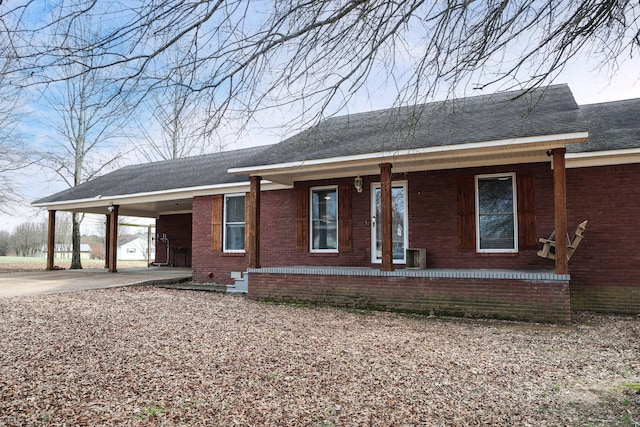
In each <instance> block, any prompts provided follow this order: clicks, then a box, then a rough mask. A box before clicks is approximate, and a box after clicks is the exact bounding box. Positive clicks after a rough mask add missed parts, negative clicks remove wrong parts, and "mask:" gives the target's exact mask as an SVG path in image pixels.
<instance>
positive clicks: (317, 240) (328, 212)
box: [311, 187, 338, 252]
mask: <svg viewBox="0 0 640 427" xmlns="http://www.w3.org/2000/svg"><path fill="white" fill-rule="evenodd" d="M337 250H338V189H337V187H323V188H312V189H311V251H313V252H336V251H337Z"/></svg>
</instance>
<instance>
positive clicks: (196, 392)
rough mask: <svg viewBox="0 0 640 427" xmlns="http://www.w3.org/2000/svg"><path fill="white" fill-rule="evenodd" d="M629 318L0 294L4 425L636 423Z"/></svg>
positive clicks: (159, 294) (638, 409)
mask: <svg viewBox="0 0 640 427" xmlns="http://www.w3.org/2000/svg"><path fill="white" fill-rule="evenodd" d="M639 356H640V318H637V317H617V316H601V315H593V314H578V315H577V316H576V321H575V323H574V325H572V326H549V325H531V324H523V323H515V322H498V321H470V320H461V319H459V320H455V319H441V318H426V317H418V316H405V315H397V314H390V313H377V312H355V311H345V310H336V309H331V308H307V307H296V306H290V305H271V304H265V303H258V302H254V301H250V300H247V299H246V298H243V297H238V296H230V295H222V294H214V293H206V292H195V291H176V290H167V289H158V288H154V287H149V286H141V287H129V288H114V289H104V290H92V291H83V292H74V293H67V294H59V295H41V296H32V297H15V298H0V426H14V425H15V426H25V425H26V426H29V425H38V426H41V425H134V426H135V425H163V426H172V425H189V426H191V425H203V426H212V425H224V426H227V425H242V426H249V425H254V426H276V425H300V426H342V425H345V426H347V425H348V426H350V425H359V426H370V425H377V426H404V425H434V426H461V425H536V426H538V425H552V426H557V425H591V426H597V425H607V426H610V425H624V426H638V425H640V394H639V393H640V357H639Z"/></svg>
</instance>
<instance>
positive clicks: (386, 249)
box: [380, 163, 393, 271]
mask: <svg viewBox="0 0 640 427" xmlns="http://www.w3.org/2000/svg"><path fill="white" fill-rule="evenodd" d="M391 191H392V190H391V163H382V164H380V203H381V206H380V208H381V209H380V210H381V214H382V218H381V221H382V222H381V226H382V266H381V268H380V269H381V270H382V271H393V214H392V212H393V210H392V194H391Z"/></svg>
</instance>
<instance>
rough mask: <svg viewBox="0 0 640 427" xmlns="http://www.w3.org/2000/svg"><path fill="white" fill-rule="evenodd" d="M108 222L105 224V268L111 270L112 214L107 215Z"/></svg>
mask: <svg viewBox="0 0 640 427" xmlns="http://www.w3.org/2000/svg"><path fill="white" fill-rule="evenodd" d="M106 217H107V221H106V222H105V231H104V268H109V245H110V244H111V239H110V237H111V235H110V234H109V232H110V230H111V214H108V215H106Z"/></svg>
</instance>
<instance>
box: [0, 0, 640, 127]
mask: <svg viewBox="0 0 640 427" xmlns="http://www.w3.org/2000/svg"><path fill="white" fill-rule="evenodd" d="M37 3H38V2H25V3H24V8H23V7H21V6H15V7H14V9H13V10H11V9H9V8H10V6H3V7H4V8H5V10H6V11H5V12H4V14H5V15H10V16H12V17H15V16H20V19H21V24H22V25H23V26H24V27H27V28H30V29H31V30H32V33H33V34H37V35H40V36H38V37H36V39H35V40H34V39H33V38H30V39H28V42H29V46H31V47H32V48H31V49H27V47H28V46H27V43H25V41H24V40H26V38H25V37H22V38H20V37H17V36H15V35H14V37H13V38H12V39H11V40H12V41H13V43H14V44H15V45H17V48H20V50H21V52H23V53H22V58H23V63H24V70H25V71H29V72H33V73H34V74H33V77H39V78H41V81H51V78H50V77H48V76H49V75H48V73H47V70H48V69H49V68H50V67H57V66H66V65H68V64H69V63H75V62H76V58H77V57H78V51H77V50H76V51H67V50H64V49H60V48H59V47H58V46H56V45H53V44H50V43H47V41H48V40H51V39H54V38H55V37H42V36H41V35H42V34H54V35H65V34H68V33H69V28H70V27H71V26H72V24H73V22H74V21H75V20H77V19H80V18H81V17H82V16H85V15H92V16H102V17H103V19H104V20H105V21H108V23H109V25H108V26H105V27H106V28H109V30H108V31H105V32H103V33H101V35H100V37H98V38H96V39H95V40H94V41H93V42H92V46H93V47H95V48H97V49H99V50H100V55H101V57H102V60H101V61H100V62H99V63H93V64H87V65H86V67H87V68H84V69H80V70H78V71H77V73H76V75H71V76H61V77H58V78H71V77H76V76H77V75H80V74H83V73H86V72H88V70H89V69H96V68H99V69H108V70H109V72H110V74H111V75H112V76H113V77H114V78H115V79H117V80H118V81H119V83H120V87H121V91H120V92H119V93H130V92H131V91H132V90H136V91H138V92H137V93H138V94H139V96H140V97H144V96H146V95H147V94H148V93H150V92H152V91H153V90H155V89H156V88H165V87H166V86H167V84H168V82H171V76H174V75H176V74H179V73H181V72H182V71H183V70H191V69H194V68H197V69H198V70H199V72H198V76H197V78H196V79H194V80H193V81H189V82H188V83H184V82H182V83H179V84H182V85H184V86H185V89H187V90H189V91H190V92H192V93H198V94H200V95H199V96H201V97H202V99H205V100H206V103H207V110H206V113H207V125H208V129H209V130H210V131H213V130H215V128H216V127H217V126H218V125H219V124H220V123H221V121H222V120H228V119H231V118H238V119H241V120H249V119H250V118H251V117H252V116H254V115H255V114H256V113H257V112H260V111H262V110H263V109H265V108H270V107H281V108H289V109H291V111H294V112H297V114H298V115H299V116H300V118H303V119H312V118H317V117H318V115H321V114H324V112H325V111H327V110H332V111H335V110H338V109H340V108H341V107H344V106H345V105H346V103H347V102H348V101H349V99H350V98H351V97H352V96H354V95H356V94H359V93H362V92H365V93H368V91H373V90H375V88H376V86H377V87H380V86H387V87H388V86H392V87H394V88H396V92H397V94H398V99H397V101H398V103H409V102H411V103H415V102H420V101H423V100H428V99H429V98H430V97H432V96H433V94H434V93H436V91H438V90H439V89H441V88H445V89H447V90H449V91H451V93H453V92H454V91H456V90H457V89H460V88H461V87H477V88H484V87H496V86H499V87H500V88H513V87H514V86H518V87H523V88H533V87H536V86H539V85H542V84H546V83H548V82H550V81H552V80H553V79H554V78H555V76H556V75H557V73H558V72H560V71H561V70H562V69H563V68H564V67H565V66H566V65H567V64H568V63H570V62H571V61H572V59H573V58H574V57H575V56H576V55H578V54H582V53H588V54H590V55H591V56H592V57H593V56H596V57H598V58H599V59H600V60H601V63H602V64H607V66H610V67H612V69H614V70H615V68H616V66H617V64H618V61H622V60H624V59H625V58H630V57H631V56H632V55H634V54H637V50H638V47H640V26H639V18H640V5H639V4H638V2H637V1H634V0H584V1H576V0H568V1H560V0H541V1H537V0H450V1H446V2H444V1H425V0H404V1H388V0H368V1H367V0H342V1H335V0H317V1H301V0H208V1H207V0H203V1H193V0H158V1H153V2H142V3H136V4H135V5H133V6H131V5H130V4H129V3H126V2H107V1H106V0H92V1H89V0H68V1H64V2H60V3H58V4H56V5H54V6H52V7H51V8H50V9H47V10H44V11H39V10H36V6H35V5H34V4H37ZM25 8H26V9H27V10H30V12H31V13H26V12H25ZM36 16H37V18H38V19H35V18H36ZM14 19H16V18H14ZM19 35H21V34H19ZM175 46H180V47H182V48H186V49H188V51H189V52H192V53H193V55H192V56H190V57H183V58H182V59H180V60H178V61H176V60H175V58H172V55H171V52H172V50H173V49H172V48H173V47H175ZM83 49H84V48H83ZM55 79H56V78H55V77H54V78H53V80H55ZM113 95H114V96H117V94H115V93H114V94H113Z"/></svg>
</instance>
